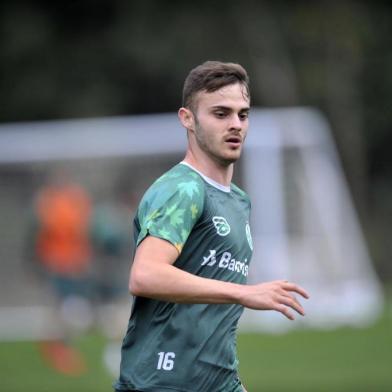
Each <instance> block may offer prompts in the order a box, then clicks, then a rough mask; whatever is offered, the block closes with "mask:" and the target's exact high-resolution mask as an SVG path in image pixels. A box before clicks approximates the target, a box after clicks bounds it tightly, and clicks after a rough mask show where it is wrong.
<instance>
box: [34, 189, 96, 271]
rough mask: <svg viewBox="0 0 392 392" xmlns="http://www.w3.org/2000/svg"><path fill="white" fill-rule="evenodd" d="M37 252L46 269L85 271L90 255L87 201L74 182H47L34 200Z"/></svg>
mask: <svg viewBox="0 0 392 392" xmlns="http://www.w3.org/2000/svg"><path fill="white" fill-rule="evenodd" d="M36 207H37V210H36V212H37V215H38V220H39V232H38V238H37V244H36V245H37V249H36V251H37V254H38V256H39V257H40V259H41V261H42V262H43V263H44V264H45V265H46V266H47V267H48V269H49V270H51V271H52V272H55V273H62V274H78V273H81V272H83V271H85V270H86V269H87V267H88V264H89V261H90V257H91V247H90V240H89V221H90V214H91V202H90V200H89V197H88V195H87V194H86V192H85V191H84V190H83V189H82V188H81V187H79V186H77V185H66V186H61V187H59V186H57V187H55V186H49V187H47V188H45V189H44V190H42V191H41V193H40V194H39V196H38V201H37V206H36Z"/></svg>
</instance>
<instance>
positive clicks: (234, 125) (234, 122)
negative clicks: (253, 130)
mask: <svg viewBox="0 0 392 392" xmlns="http://www.w3.org/2000/svg"><path fill="white" fill-rule="evenodd" d="M230 128H231V129H238V130H240V129H241V128H242V121H241V119H240V116H239V115H238V114H233V115H232V116H231V122H230Z"/></svg>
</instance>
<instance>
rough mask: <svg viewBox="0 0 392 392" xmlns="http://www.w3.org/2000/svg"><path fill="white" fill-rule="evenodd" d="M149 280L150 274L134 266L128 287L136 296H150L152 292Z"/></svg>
mask: <svg viewBox="0 0 392 392" xmlns="http://www.w3.org/2000/svg"><path fill="white" fill-rule="evenodd" d="M148 281H149V279H148V274H147V273H146V272H145V271H143V270H141V269H139V268H132V270H131V275H130V279H129V287H128V289H129V292H130V294H131V295H133V296H135V297H148V294H149V292H150V290H149V289H148V287H150V284H149V282H148Z"/></svg>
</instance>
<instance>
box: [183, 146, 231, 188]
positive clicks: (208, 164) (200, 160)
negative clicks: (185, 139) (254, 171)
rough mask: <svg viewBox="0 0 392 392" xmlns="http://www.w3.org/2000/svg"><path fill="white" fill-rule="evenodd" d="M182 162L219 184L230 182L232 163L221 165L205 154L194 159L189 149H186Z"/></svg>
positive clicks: (227, 184) (228, 184) (225, 184)
mask: <svg viewBox="0 0 392 392" xmlns="http://www.w3.org/2000/svg"><path fill="white" fill-rule="evenodd" d="M184 162H186V163H188V164H189V165H191V166H192V167H194V168H195V169H196V170H198V171H199V172H201V173H203V174H204V175H205V176H207V177H209V178H211V179H212V180H214V181H216V182H217V183H219V184H221V185H224V186H230V184H231V180H232V178H233V169H234V164H232V163H231V164H230V165H228V166H223V165H220V164H219V163H217V162H215V161H214V160H212V159H210V158H209V157H207V156H205V155H203V156H200V157H197V159H196V157H195V156H194V154H193V153H192V151H190V150H188V151H187V153H186V155H185V158H184Z"/></svg>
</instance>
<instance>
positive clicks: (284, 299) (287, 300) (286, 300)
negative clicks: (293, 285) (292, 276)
mask: <svg viewBox="0 0 392 392" xmlns="http://www.w3.org/2000/svg"><path fill="white" fill-rule="evenodd" d="M279 302H280V303H281V304H284V305H286V306H289V307H290V308H292V309H293V310H295V311H296V312H297V313H299V314H300V315H302V316H305V311H304V308H303V307H302V305H301V304H300V303H299V302H298V301H297V300H296V299H295V298H293V297H292V296H286V295H284V296H281V297H280V299H279Z"/></svg>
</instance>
